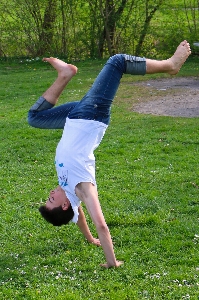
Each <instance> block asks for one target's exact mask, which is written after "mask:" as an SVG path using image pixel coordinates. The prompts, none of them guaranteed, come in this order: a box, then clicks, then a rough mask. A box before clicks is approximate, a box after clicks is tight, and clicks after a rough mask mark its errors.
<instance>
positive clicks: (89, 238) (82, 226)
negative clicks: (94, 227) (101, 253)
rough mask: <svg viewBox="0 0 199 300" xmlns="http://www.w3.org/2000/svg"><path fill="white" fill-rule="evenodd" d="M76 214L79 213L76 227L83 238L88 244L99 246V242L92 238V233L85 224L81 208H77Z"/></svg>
mask: <svg viewBox="0 0 199 300" xmlns="http://www.w3.org/2000/svg"><path fill="white" fill-rule="evenodd" d="M78 212H79V216H78V221H77V226H78V227H79V229H80V231H81V232H82V233H83V235H84V236H85V238H86V239H87V241H88V242H89V243H91V244H94V245H96V246H101V244H100V240H99V239H96V238H94V237H93V236H92V233H91V232H90V229H89V227H88V224H87V222H86V218H85V215H84V211H83V209H82V207H81V206H79V208H78Z"/></svg>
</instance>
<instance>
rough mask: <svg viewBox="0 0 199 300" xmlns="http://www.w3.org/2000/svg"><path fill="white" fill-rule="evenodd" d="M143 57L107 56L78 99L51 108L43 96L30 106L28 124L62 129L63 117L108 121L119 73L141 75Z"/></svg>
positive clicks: (64, 118)
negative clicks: (86, 90)
mask: <svg viewBox="0 0 199 300" xmlns="http://www.w3.org/2000/svg"><path fill="white" fill-rule="evenodd" d="M145 73H146V60H145V58H140V57H135V56H131V55H126V54H116V55H114V56H112V57H110V58H109V59H108V61H107V63H106V64H105V65H104V67H103V69H102V70H101V72H100V73H99V75H98V76H97V78H96V80H95V82H94V84H93V85H92V87H91V88H90V90H89V91H88V92H87V94H86V95H85V96H84V97H83V98H82V100H81V101H79V102H78V101H76V102H69V103H66V104H63V105H60V106H57V107H54V108H53V105H52V104H50V103H49V102H47V101H46V100H45V99H44V98H43V97H40V98H39V99H38V101H37V102H36V103H35V104H34V105H33V106H32V107H31V109H30V110H29V113H28V123H29V124H30V125H31V126H33V127H37V128H44V129H59V128H64V125H65V121H66V118H67V117H68V118H70V119H86V120H95V121H99V122H103V123H105V124H106V125H108V124H109V121H110V111H111V104H112V101H113V99H114V97H115V94H116V92H117V89H118V87H119V84H120V80H121V78H122V76H123V74H132V75H144V74H145Z"/></svg>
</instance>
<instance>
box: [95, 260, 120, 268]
mask: <svg viewBox="0 0 199 300" xmlns="http://www.w3.org/2000/svg"><path fill="white" fill-rule="evenodd" d="M123 263H124V262H123V261H119V260H117V261H116V265H115V266H109V265H108V264H107V263H106V264H100V266H101V267H103V268H107V269H108V268H118V267H120V266H121V265H123Z"/></svg>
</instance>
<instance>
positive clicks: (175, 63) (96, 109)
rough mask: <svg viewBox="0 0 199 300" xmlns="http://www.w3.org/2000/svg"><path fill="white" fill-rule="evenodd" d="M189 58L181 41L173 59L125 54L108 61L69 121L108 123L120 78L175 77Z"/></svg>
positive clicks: (186, 44)
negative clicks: (130, 76) (129, 75)
mask: <svg viewBox="0 0 199 300" xmlns="http://www.w3.org/2000/svg"><path fill="white" fill-rule="evenodd" d="M190 54H191V50H190V46H189V43H187V41H183V42H182V43H181V44H180V45H179V46H178V48H177V49H176V52H175V53H174V55H173V56H172V57H171V58H169V59H167V60H162V61H158V60H151V59H145V58H140V57H135V56H131V55H126V54H116V55H114V56H112V57H110V58H109V60H108V61H107V63H106V64H105V66H104V67H103V69H102V70H101V72H100V73H99V75H98V76H97V78H96V80H95V82H94V84H93V85H92V87H91V89H90V90H89V91H88V93H87V94H86V95H85V96H84V98H83V99H82V100H81V102H80V104H78V105H77V106H76V107H75V108H74V109H73V110H72V111H71V113H70V114H69V116H68V117H69V118H71V119H78V118H80V119H90V120H96V121H100V122H103V123H105V124H108V123H109V119H110V107H111V103H112V101H113V99H114V96H115V94H116V92H117V89H118V87H119V84H120V79H121V78H122V76H123V74H132V75H145V74H154V73H168V74H171V75H174V74H176V73H177V72H178V71H179V70H180V68H181V66H182V65H183V63H184V62H185V61H186V59H187V57H188V56H189V55H190Z"/></svg>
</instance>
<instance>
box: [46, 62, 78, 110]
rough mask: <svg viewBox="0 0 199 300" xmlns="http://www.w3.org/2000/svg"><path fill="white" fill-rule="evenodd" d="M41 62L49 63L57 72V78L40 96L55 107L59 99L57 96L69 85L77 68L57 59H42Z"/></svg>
mask: <svg viewBox="0 0 199 300" xmlns="http://www.w3.org/2000/svg"><path fill="white" fill-rule="evenodd" d="M43 61H46V62H49V63H50V64H51V65H52V66H53V67H54V68H55V70H57V73H58V76H57V79H56V80H55V82H54V83H53V84H52V85H51V86H50V87H49V89H47V91H46V92H45V93H44V94H43V95H42V97H43V98H45V99H46V101H48V102H49V103H51V104H53V105H55V104H56V102H57V101H58V99H59V96H60V95H61V93H62V92H63V90H64V89H65V87H66V85H67V84H68V83H69V81H70V80H71V78H72V77H73V76H74V75H75V74H76V73H77V67H75V66H74V65H70V64H67V63H65V62H63V61H62V60H59V59H57V58H53V57H50V58H44V59H43Z"/></svg>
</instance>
